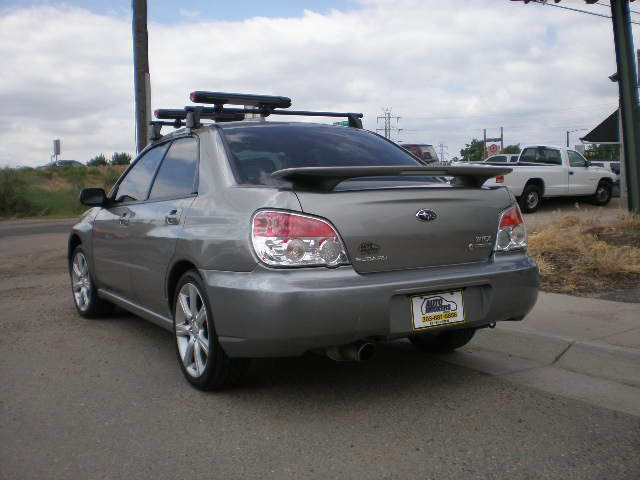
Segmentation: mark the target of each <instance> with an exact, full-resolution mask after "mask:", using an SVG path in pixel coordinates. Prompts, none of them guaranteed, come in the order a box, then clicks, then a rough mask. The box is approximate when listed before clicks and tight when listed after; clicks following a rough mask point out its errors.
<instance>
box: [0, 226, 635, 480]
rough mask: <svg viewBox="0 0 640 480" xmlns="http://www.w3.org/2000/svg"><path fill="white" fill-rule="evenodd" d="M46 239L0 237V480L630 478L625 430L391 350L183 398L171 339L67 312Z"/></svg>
mask: <svg viewBox="0 0 640 480" xmlns="http://www.w3.org/2000/svg"><path fill="white" fill-rule="evenodd" d="M5 227H6V226H5ZM32 227H33V226H32ZM55 228H58V227H55ZM0 230H2V229H0ZM46 231H47V229H46V227H42V228H40V229H39V230H27V231H26V232H25V230H22V232H21V234H16V235H6V234H2V231H0V326H1V328H2V332H3V334H2V335H1V336H0V386H1V388H0V478H2V479H12V480H13V479H43V478H47V479H57V478H61V479H62V478H64V479H76V478H77V479H93V478H105V479H106V478H108V479H118V478H127V479H129V478H150V479H151V478H153V479H164V478H170V479H177V478H178V479H182V478H220V479H223V478H224V479H236V478H237V479H245V478H274V479H275V478H277V479H288V478H292V479H294V478H295V479H300V478H358V479H360V478H370V479H378V478H402V479H407V478H421V479H428V478H434V479H435V478H437V479H447V478H455V479H467V478H469V479H470V478H482V479H493V478H505V479H506V478H508V479H513V478H518V479H526V478H531V479H541V478H558V479H573V478H575V479H602V478H616V479H625V478H628V479H637V478H640V455H639V454H638V452H639V451H640V418H638V417H633V416H629V415H626V414H622V413H618V412H614V411H612V410H608V409H606V408H598V407H594V406H590V405H588V404H586V403H582V402H580V401H576V400H570V399H567V398H563V397H555V396H551V395H549V394H546V393H543V392H540V391H537V390H533V389H530V388H528V387H524V386H521V385H517V384H514V383H508V382H505V381H503V380H501V379H500V378H497V377H492V376H490V375H486V374H481V373H478V372H475V371H473V370H471V369H467V368H463V367H460V366H456V365H452V364H449V363H445V362H443V361H441V360H440V359H438V358H433V357H427V356H425V355H422V354H420V353H418V352H416V351H414V350H413V349H412V348H411V347H410V346H409V344H406V343H395V344H389V345H387V346H384V347H382V348H380V349H379V352H378V355H377V356H376V357H375V358H374V359H373V360H372V361H370V362H368V363H364V364H336V363H333V362H332V361H330V360H327V359H324V358H321V357H315V356H309V357H304V358H295V359H281V360H262V361H257V362H255V363H254V366H253V367H252V370H251V374H250V376H249V378H248V379H247V381H246V383H245V385H244V386H242V387H241V388H237V389H235V390H228V391H224V392H219V393H208V394H207V393H202V392H198V391H196V390H194V389H193V388H191V387H189V386H188V385H187V383H186V382H185V380H184V379H183V378H182V376H181V373H180V371H179V368H178V366H177V363H176V361H177V360H176V358H175V352H174V345H173V340H172V338H171V336H170V334H169V333H167V332H165V331H164V330H161V329H160V328H158V327H155V326H154V325H152V324H149V323H146V322H144V321H143V320H141V319H138V318H136V317H133V316H130V315H126V314H123V313H121V314H119V315H117V316H115V317H113V318H109V319H104V320H98V321H95V320H94V321H89V320H84V319H82V318H80V317H79V316H78V315H76V313H75V311H74V308H73V305H72V300H71V295H70V291H69V285H68V283H69V282H68V279H67V275H66V271H65V261H64V249H65V244H66V235H65V234H61V233H45V232H46ZM25 233H28V234H27V235H25Z"/></svg>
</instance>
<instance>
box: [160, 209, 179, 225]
mask: <svg viewBox="0 0 640 480" xmlns="http://www.w3.org/2000/svg"><path fill="white" fill-rule="evenodd" d="M164 221H165V222H166V223H167V225H178V224H179V223H180V209H177V208H174V209H173V210H171V211H170V212H169V213H167V214H166V215H165V216H164Z"/></svg>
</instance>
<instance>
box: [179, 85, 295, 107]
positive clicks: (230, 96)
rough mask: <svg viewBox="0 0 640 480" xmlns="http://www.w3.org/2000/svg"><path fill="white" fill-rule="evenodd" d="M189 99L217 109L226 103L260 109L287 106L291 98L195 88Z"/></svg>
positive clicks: (289, 104)
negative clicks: (206, 90)
mask: <svg viewBox="0 0 640 480" xmlns="http://www.w3.org/2000/svg"><path fill="white" fill-rule="evenodd" d="M189 99H190V100H191V101H192V102H193V103H207V104H213V105H215V106H216V108H218V109H220V108H222V107H223V106H224V105H227V104H230V105H245V106H250V107H258V108H260V109H267V108H289V107H290V106H291V99H290V98H288V97H276V96H272V95H251V94H245V93H225V92H203V91H201V90H197V91H195V92H191V94H190V95H189Z"/></svg>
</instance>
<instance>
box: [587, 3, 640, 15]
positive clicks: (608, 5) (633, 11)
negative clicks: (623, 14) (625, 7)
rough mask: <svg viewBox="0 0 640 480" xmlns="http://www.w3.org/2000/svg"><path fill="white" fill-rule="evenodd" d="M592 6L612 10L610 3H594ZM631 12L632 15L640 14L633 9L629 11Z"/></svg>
mask: <svg viewBox="0 0 640 480" xmlns="http://www.w3.org/2000/svg"><path fill="white" fill-rule="evenodd" d="M592 5H597V6H598V7H605V8H611V4H609V3H604V2H603V3H600V2H597V3H593V4H592ZM629 11H630V12H631V13H636V14H640V11H638V10H632V9H631V8H630V9H629Z"/></svg>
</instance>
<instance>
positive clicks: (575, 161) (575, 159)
mask: <svg viewBox="0 0 640 480" xmlns="http://www.w3.org/2000/svg"><path fill="white" fill-rule="evenodd" d="M567 155H568V156H569V165H571V166H572V167H586V166H587V161H586V160H585V158H584V157H583V156H582V155H580V154H579V153H578V152H575V151H573V150H567Z"/></svg>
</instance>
